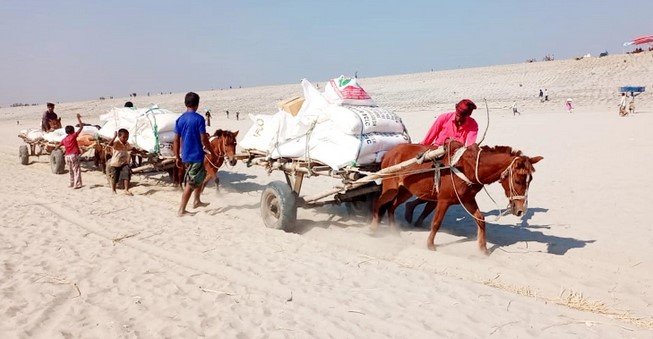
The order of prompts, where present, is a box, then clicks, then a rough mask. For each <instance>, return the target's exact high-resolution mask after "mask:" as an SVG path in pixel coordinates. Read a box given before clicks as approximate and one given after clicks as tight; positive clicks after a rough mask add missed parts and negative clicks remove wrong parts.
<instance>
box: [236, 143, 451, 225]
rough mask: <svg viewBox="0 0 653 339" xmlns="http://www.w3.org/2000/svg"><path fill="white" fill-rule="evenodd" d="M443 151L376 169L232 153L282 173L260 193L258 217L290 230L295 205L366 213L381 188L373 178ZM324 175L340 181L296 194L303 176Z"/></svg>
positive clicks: (250, 152) (252, 152)
mask: <svg viewBox="0 0 653 339" xmlns="http://www.w3.org/2000/svg"><path fill="white" fill-rule="evenodd" d="M443 154H444V150H442V149H436V150H431V151H429V152H426V153H425V154H423V155H421V156H420V157H417V158H414V159H410V160H407V161H404V162H402V163H400V164H397V165H394V166H391V167H387V168H384V169H382V170H380V164H379V163H373V164H369V165H364V166H347V167H344V168H342V169H339V170H333V169H332V168H331V167H329V166H327V165H325V164H322V163H320V162H318V161H315V160H313V159H306V158H279V159H271V158H269V157H268V156H267V155H266V153H265V152H261V151H257V150H247V151H246V152H244V153H239V154H236V155H235V157H236V159H238V160H240V161H242V162H243V163H245V164H246V165H247V166H248V167H250V166H260V167H263V168H264V169H266V170H267V171H268V173H271V172H272V171H281V172H283V174H284V176H285V179H286V181H285V182H283V181H273V182H271V183H269V184H268V185H267V186H266V187H265V189H263V192H262V193H261V207H260V208H261V218H262V219H263V222H264V223H265V225H266V226H267V227H270V228H274V229H282V230H284V231H291V230H292V229H293V228H294V226H295V222H296V219H297V208H299V207H302V208H309V207H319V206H324V205H328V204H337V205H339V204H342V203H344V204H345V206H347V209H348V210H349V211H350V213H355V214H358V215H365V214H369V213H371V211H372V204H373V202H374V200H375V198H376V197H377V196H378V194H379V192H380V191H381V186H380V185H378V184H377V181H379V180H380V179H383V178H384V177H387V176H392V175H395V174H396V173H398V172H400V171H402V170H404V169H406V168H407V167H409V166H411V165H413V164H415V163H417V162H421V161H425V160H433V159H436V158H438V157H440V156H442V155H443ZM317 176H327V177H331V178H336V179H340V180H341V184H339V185H337V186H335V187H333V188H332V189H330V190H327V191H324V192H322V193H319V194H314V195H311V196H300V192H301V188H302V184H303V182H304V178H311V177H317Z"/></svg>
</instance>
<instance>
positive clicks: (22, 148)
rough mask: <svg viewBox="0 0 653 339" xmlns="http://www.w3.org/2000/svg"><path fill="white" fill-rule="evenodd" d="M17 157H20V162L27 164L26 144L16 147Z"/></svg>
mask: <svg viewBox="0 0 653 339" xmlns="http://www.w3.org/2000/svg"><path fill="white" fill-rule="evenodd" d="M18 157H19V158H20V163H21V164H23V165H27V164H28V163H29V150H28V149H27V145H21V146H20V147H18Z"/></svg>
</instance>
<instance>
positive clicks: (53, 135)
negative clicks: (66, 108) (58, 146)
mask: <svg viewBox="0 0 653 339" xmlns="http://www.w3.org/2000/svg"><path fill="white" fill-rule="evenodd" d="M65 137H66V128H65V127H62V128H59V129H55V130H54V131H52V132H48V133H44V134H43V139H45V140H46V141H49V142H61V140H63V138H65Z"/></svg>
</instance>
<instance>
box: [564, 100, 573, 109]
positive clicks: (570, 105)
mask: <svg viewBox="0 0 653 339" xmlns="http://www.w3.org/2000/svg"><path fill="white" fill-rule="evenodd" d="M565 109H567V112H568V113H574V105H573V104H572V100H571V98H569V99H567V101H566V102H565Z"/></svg>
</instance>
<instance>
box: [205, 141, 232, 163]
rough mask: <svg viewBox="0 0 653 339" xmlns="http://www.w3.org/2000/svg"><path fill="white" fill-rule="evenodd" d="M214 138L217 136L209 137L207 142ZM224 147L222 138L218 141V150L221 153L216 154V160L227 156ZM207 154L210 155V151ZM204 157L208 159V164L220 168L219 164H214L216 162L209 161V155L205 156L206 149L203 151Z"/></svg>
mask: <svg viewBox="0 0 653 339" xmlns="http://www.w3.org/2000/svg"><path fill="white" fill-rule="evenodd" d="M216 138H218V137H217V136H212V137H210V138H209V143H211V142H212V141H213V140H214V139H216ZM225 148H226V147H225V145H224V140H222V142H221V143H220V148H219V151H220V152H222V153H221V154H220V155H218V161H220V159H221V158H223V159H224V158H227V156H226V153H227V152H226V151H225ZM208 155H210V153H209V154H208ZM204 158H206V160H208V161H209V164H211V166H212V167H213V168H215V169H218V168H220V165H216V164H214V163H213V161H211V157H209V156H207V154H206V151H205V152H204Z"/></svg>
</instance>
